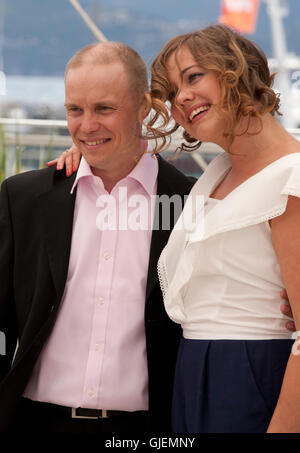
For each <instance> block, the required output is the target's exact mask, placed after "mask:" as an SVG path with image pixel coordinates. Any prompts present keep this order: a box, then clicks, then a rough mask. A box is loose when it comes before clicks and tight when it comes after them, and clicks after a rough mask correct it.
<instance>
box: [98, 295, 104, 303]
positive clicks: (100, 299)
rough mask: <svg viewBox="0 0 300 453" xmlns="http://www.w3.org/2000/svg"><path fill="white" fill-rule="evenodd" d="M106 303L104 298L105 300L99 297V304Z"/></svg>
mask: <svg viewBox="0 0 300 453" xmlns="http://www.w3.org/2000/svg"><path fill="white" fill-rule="evenodd" d="M104 302H105V301H104V298H103V297H99V299H98V304H100V305H103V304H104Z"/></svg>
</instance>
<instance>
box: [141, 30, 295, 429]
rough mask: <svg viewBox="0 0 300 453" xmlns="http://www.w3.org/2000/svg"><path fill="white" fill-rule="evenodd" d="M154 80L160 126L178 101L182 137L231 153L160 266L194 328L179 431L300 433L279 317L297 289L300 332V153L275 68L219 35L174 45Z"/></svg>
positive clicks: (167, 290)
mask: <svg viewBox="0 0 300 453" xmlns="http://www.w3.org/2000/svg"><path fill="white" fill-rule="evenodd" d="M151 72H152V85H151V86H152V97H153V99H154V106H156V110H157V115H156V118H155V120H156V119H157V117H158V116H159V115H160V114H161V115H162V116H163V118H165V119H166V120H167V112H166V109H165V107H164V105H162V104H164V103H165V102H166V101H167V100H169V101H170V103H171V113H172V116H173V118H174V119H175V121H176V123H177V124H176V125H175V127H174V129H176V128H177V125H180V126H182V127H183V128H184V130H185V132H186V133H187V134H188V136H189V142H190V143H193V141H194V142H197V141H198V144H199V142H201V141H205V142H214V143H216V144H218V145H220V146H221V147H222V148H223V149H224V150H226V151H227V152H226V153H224V154H222V155H221V156H218V157H217V158H216V159H215V160H214V161H213V162H212V163H211V164H210V166H209V167H208V169H207V170H206V172H205V173H204V174H203V175H202V177H201V178H200V179H199V181H198V182H197V183H196V185H195V186H194V188H193V190H192V192H191V194H190V199H191V200H192V199H193V198H195V197H196V196H197V195H201V194H204V200H205V202H204V208H203V211H202V212H200V213H198V222H199V224H198V226H197V225H196V227H195V231H194V232H188V233H189V234H186V232H185V231H183V230H180V228H179V229H177V230H176V227H175V228H174V231H173V233H172V234H171V236H170V239H169V242H168V244H167V246H166V248H165V249H164V251H163V253H162V255H161V257H160V260H159V266H158V269H159V274H160V276H161V286H162V289H163V293H164V300H165V306H166V310H167V312H168V314H169V316H170V317H171V319H173V320H174V321H175V322H178V323H181V325H182V328H183V339H182V342H181V346H180V351H179V355H178V361H177V369H176V377H175V386H174V402H173V423H174V430H175V431H176V432H266V431H268V432H300V409H299V408H300V391H299V390H298V389H297V386H296V382H297V375H299V372H300V357H299V356H298V355H296V354H295V353H294V354H293V353H291V346H292V343H291V340H289V339H288V334H287V333H286V331H285V328H284V320H283V317H280V316H278V313H277V312H278V307H279V305H280V300H279V298H278V294H279V288H280V287H284V286H286V288H287V293H288V295H289V299H290V303H291V305H292V309H293V313H294V318H295V322H296V327H297V328H298V330H299V329H300V328H299V322H300V319H299V317H300V300H299V294H300V279H299V276H298V271H297V268H298V265H297V263H299V260H300V234H299V223H300V200H299V198H298V197H299V196H300V143H299V142H298V141H296V140H295V139H294V138H293V137H291V136H290V135H289V134H288V133H287V132H286V131H285V130H284V129H283V128H282V127H281V126H280V124H279V123H278V122H277V121H276V119H275V118H274V115H275V114H276V113H278V107H279V105H278V104H279V103H278V98H277V96H276V94H275V93H274V91H273V90H272V88H271V86H272V83H273V77H272V76H270V74H269V69H268V66H267V60H266V57H265V55H264V54H263V53H262V51H261V50H260V49H259V48H258V47H257V46H256V45H255V44H254V43H252V42H250V41H249V40H247V39H246V38H244V37H243V36H240V35H239V34H238V33H235V32H233V31H231V30H230V29H228V28H226V27H224V26H220V25H217V26H211V27H207V28H206V29H204V30H201V31H197V32H195V33H189V34H186V35H182V36H179V37H176V38H174V39H172V40H171V41H169V42H168V43H167V44H166V45H165V47H164V48H163V50H162V51H161V52H160V54H159V55H158V57H157V58H156V59H155V61H154V62H153V64H152V68H151ZM150 125H151V124H150ZM193 139H194V140H193ZM196 145H197V143H196ZM188 208H189V207H187V208H185V210H186V209H188ZM194 214H195V213H194ZM183 215H184V212H183ZM180 220H181V219H179V221H180ZM297 222H299V223H298V225H297ZM174 263H176V264H174Z"/></svg>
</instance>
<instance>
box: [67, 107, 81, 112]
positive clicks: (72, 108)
mask: <svg viewBox="0 0 300 453" xmlns="http://www.w3.org/2000/svg"><path fill="white" fill-rule="evenodd" d="M79 111H80V108H79V107H70V108H69V109H68V112H72V113H77V112H79Z"/></svg>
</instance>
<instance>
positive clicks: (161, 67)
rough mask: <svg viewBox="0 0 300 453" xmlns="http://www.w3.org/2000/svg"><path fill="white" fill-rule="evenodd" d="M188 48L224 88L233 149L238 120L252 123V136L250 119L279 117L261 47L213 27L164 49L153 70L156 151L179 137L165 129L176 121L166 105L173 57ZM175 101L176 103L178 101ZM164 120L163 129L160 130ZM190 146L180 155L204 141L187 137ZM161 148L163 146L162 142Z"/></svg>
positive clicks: (152, 121)
mask: <svg viewBox="0 0 300 453" xmlns="http://www.w3.org/2000/svg"><path fill="white" fill-rule="evenodd" d="M183 46H184V47H186V48H188V49H189V51H190V52H191V54H192V55H193V57H194V59H195V61H196V62H197V63H198V64H199V66H201V67H203V68H205V69H208V70H213V71H214V72H215V73H216V75H217V77H218V79H219V81H220V87H221V99H220V103H219V107H220V108H221V109H222V111H224V113H225V114H226V116H227V119H228V130H227V131H226V132H225V133H224V136H226V137H228V141H229V145H230V144H231V143H232V142H233V140H234V138H235V136H236V135H237V134H236V131H235V127H236V125H237V123H238V122H239V120H240V119H241V118H242V117H244V118H248V125H247V127H246V129H245V130H244V131H243V134H244V133H246V132H247V131H248V128H249V123H250V119H251V118H253V117H255V118H258V119H259V120H260V124H261V127H262V122H261V119H262V117H263V115H265V114H266V113H271V114H272V115H274V114H275V113H277V114H279V115H280V112H279V95H278V94H276V93H275V92H274V90H273V89H272V85H273V82H274V78H275V74H272V75H271V74H270V71H269V67H268V61H267V58H266V55H265V54H264V52H263V51H262V50H261V49H260V47H259V46H258V45H257V44H256V43H254V42H252V41H250V40H249V39H247V38H246V37H244V36H242V35H241V34H240V33H238V32H236V31H233V30H232V29H231V28H229V27H227V26H224V25H211V26H208V27H206V28H204V29H202V30H197V31H194V32H192V33H186V34H184V35H179V36H176V37H175V38H173V39H171V40H170V41H169V42H167V43H166V44H165V46H164V47H163V49H162V50H161V52H160V53H159V54H158V56H157V57H156V58H155V60H154V61H153V63H152V65H151V74H152V81H151V97H152V108H153V111H154V114H153V115H152V118H151V119H150V120H149V122H148V124H147V131H148V136H152V137H151V138H152V139H155V140H156V151H157V152H159V151H161V150H162V149H163V148H165V146H166V145H167V143H168V140H167V137H168V136H170V135H171V134H172V133H173V132H175V131H176V130H177V129H178V128H179V125H178V124H177V123H175V125H174V126H173V127H172V128H171V129H169V130H166V127H167V126H168V125H169V122H170V120H171V116H170V113H169V110H168V108H167V106H166V102H167V101H170V93H171V91H172V90H171V87H170V83H169V80H168V74H167V68H166V65H167V61H168V59H169V57H170V56H171V55H172V54H173V53H174V52H175V54H176V53H177V52H178V50H179V49H180V48H182V47H183ZM175 102H176V98H175ZM158 120H160V121H162V122H161V125H160V126H159V127H155V123H156V122H157V121H158ZM183 138H184V140H185V142H187V143H182V145H181V147H180V151H182V150H186V151H191V150H195V149H197V148H199V146H200V145H201V142H200V141H198V140H196V139H195V138H193V137H191V136H190V135H189V134H188V133H187V132H186V131H184V133H183ZM159 139H161V141H162V144H161V145H160V146H158V144H157V143H158V140H159Z"/></svg>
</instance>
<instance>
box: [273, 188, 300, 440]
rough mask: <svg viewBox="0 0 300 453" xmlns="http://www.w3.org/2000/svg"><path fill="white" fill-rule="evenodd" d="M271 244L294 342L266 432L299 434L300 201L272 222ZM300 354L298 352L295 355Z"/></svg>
mask: <svg viewBox="0 0 300 453" xmlns="http://www.w3.org/2000/svg"><path fill="white" fill-rule="evenodd" d="M271 228H272V241H273V246H274V249H275V252H276V254H277V257H278V261H279V264H280V268H281V272H282V277H283V281H284V284H285V287H286V291H287V295H288V298H289V302H290V305H291V308H292V311H293V316H294V320H295V325H296V330H297V335H298V337H297V340H296V342H295V344H294V346H295V347H294V348H293V350H292V351H291V355H290V358H289V361H288V364H287V367H286V371H285V375H284V379H283V383H282V387H281V392H280V396H279V399H278V402H277V405H276V409H275V411H274V414H273V417H272V419H271V422H270V425H269V428H268V431H267V432H269V433H289V432H293V433H299V432H300V385H299V377H300V348H299V346H298V343H299V341H298V340H299V338H300V332H299V331H300V270H299V268H300V199H299V198H297V197H292V196H291V197H289V200H288V203H287V209H286V211H285V212H284V213H283V214H282V215H281V216H279V217H276V218H275V219H273V220H272V221H271ZM298 352H299V353H298Z"/></svg>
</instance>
